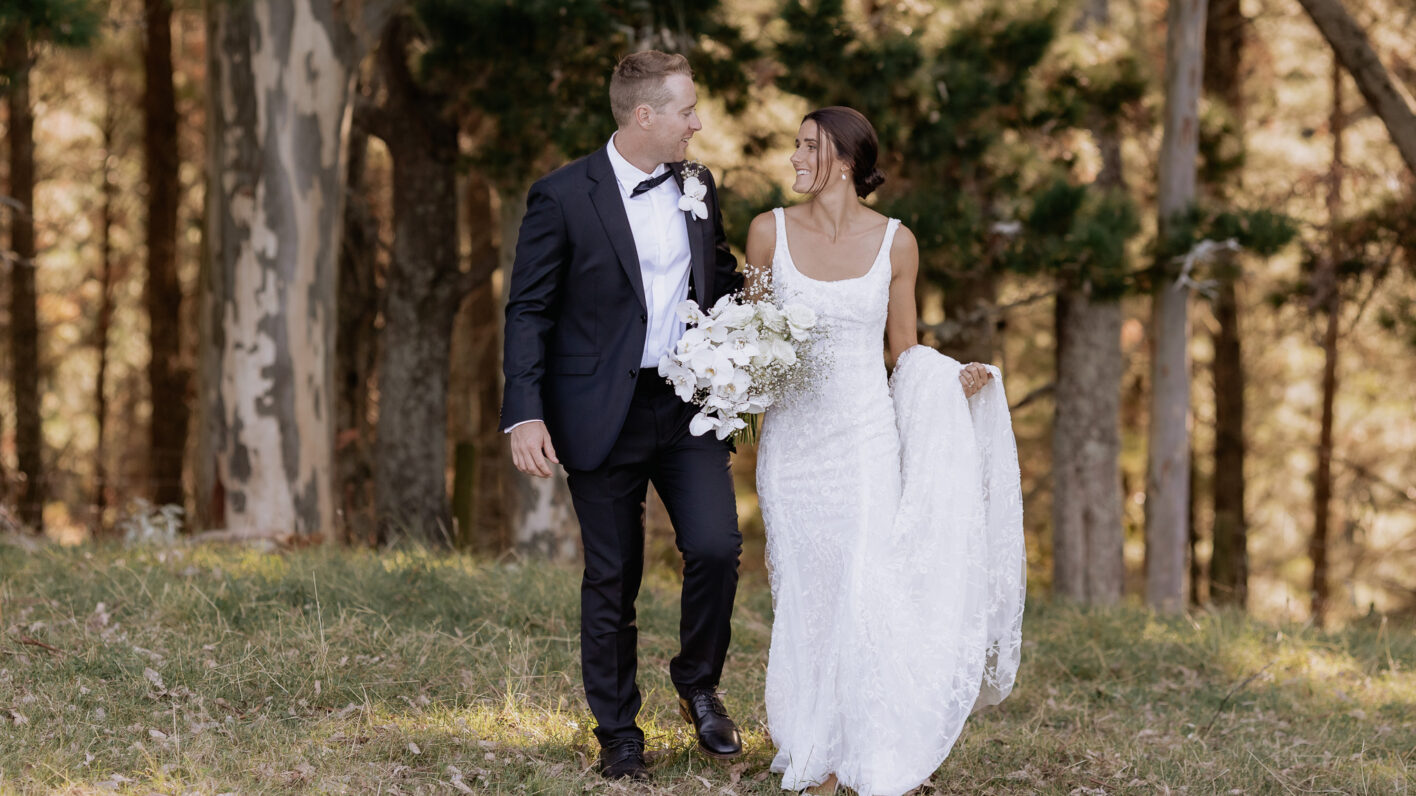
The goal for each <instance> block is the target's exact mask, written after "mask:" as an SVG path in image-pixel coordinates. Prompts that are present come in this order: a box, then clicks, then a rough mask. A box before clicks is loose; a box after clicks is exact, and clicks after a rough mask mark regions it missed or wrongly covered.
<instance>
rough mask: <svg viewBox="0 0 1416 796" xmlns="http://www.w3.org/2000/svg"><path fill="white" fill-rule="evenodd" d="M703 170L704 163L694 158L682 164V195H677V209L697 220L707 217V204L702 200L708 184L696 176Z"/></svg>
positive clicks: (706, 192)
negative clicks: (690, 214)
mask: <svg viewBox="0 0 1416 796" xmlns="http://www.w3.org/2000/svg"><path fill="white" fill-rule="evenodd" d="M703 170H704V165H703V164H702V163H699V162H698V161H696V160H690V161H688V162H686V163H684V164H683V196H680V197H679V209H680V210H682V211H684V212H685V213H692V214H693V217H694V218H697V219H699V220H704V219H707V218H708V204H707V202H704V201H703V199H704V197H706V196H707V195H708V186H707V185H704V184H703V180H700V179H699V178H698V175H699V174H702V173H703Z"/></svg>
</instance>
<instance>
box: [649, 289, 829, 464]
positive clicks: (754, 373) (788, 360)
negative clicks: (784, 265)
mask: <svg viewBox="0 0 1416 796" xmlns="http://www.w3.org/2000/svg"><path fill="white" fill-rule="evenodd" d="M677 312H678V316H679V319H680V320H682V321H683V322H684V323H685V324H687V325H688V328H687V329H685V330H684V333H683V336H682V337H680V338H679V341H678V345H677V346H676V347H675V348H674V351H673V353H670V354H665V355H664V357H663V359H661V360H659V375H660V376H663V377H664V378H666V379H668V381H669V383H670V384H672V385H673V386H674V392H675V393H677V394H678V397H680V398H682V399H683V400H684V401H687V402H688V403H692V404H695V405H697V406H698V407H700V410H699V412H698V414H697V415H695V416H694V418H693V420H692V421H691V422H690V424H689V432H690V433H692V434H693V435H694V436H696V437H697V436H702V435H704V434H706V433H708V432H709V431H712V432H713V433H714V434H716V435H717V437H718V439H727V437H728V436H730V435H732V434H735V433H738V432H742V436H743V437H744V438H745V439H744V441H749V440H751V439H754V438H755V437H756V433H757V419H758V417H757V416H758V415H760V414H762V412H764V411H766V409H767V407H769V406H771V405H772V402H773V401H775V400H777V399H778V398H780V397H782V396H783V395H784V394H786V392H787V391H789V390H792V389H795V388H798V387H800V386H803V383H804V381H805V376H806V367H805V365H804V363H803V360H802V354H803V353H804V344H805V343H806V341H808V340H810V339H811V329H812V328H813V327H814V326H815V325H816V313H815V312H813V311H812V309H811V308H810V307H806V306H803V305H800V304H786V305H785V306H781V307H779V306H777V304H775V303H774V302H773V301H772V300H771V298H770V296H769V297H767V298H763V299H760V300H758V301H747V300H744V299H742V298H740V297H738V296H735V295H734V296H723V297H722V298H721V299H718V303H716V304H714V305H713V308H712V309H710V310H708V311H707V312H704V311H703V310H702V309H701V308H699V306H698V305H697V304H696V303H694V302H692V301H684V302H682V303H680V304H679V305H678V308H677Z"/></svg>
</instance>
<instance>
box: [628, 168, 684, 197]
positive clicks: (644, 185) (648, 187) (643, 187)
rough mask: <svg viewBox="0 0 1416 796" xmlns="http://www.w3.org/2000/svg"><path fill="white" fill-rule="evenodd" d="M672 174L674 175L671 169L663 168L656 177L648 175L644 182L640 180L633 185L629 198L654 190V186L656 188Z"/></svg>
mask: <svg viewBox="0 0 1416 796" xmlns="http://www.w3.org/2000/svg"><path fill="white" fill-rule="evenodd" d="M672 176H674V170H673V169H664V173H663V174H660V175H659V176H657V177H650V178H649V179H647V180H645V181H644V182H641V183H639V184H638V185H636V186H634V190H632V191H630V192H629V198H630V199H633V198H634V197H636V196H638V195H640V194H642V193H648V192H650V191H652V190H654V189H655V188H658V187H659V186H660V185H661V184H662V183H663V182H664V180H667V179H668V178H670V177H672Z"/></svg>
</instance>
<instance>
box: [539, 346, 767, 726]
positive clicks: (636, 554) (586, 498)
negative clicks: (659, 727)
mask: <svg viewBox="0 0 1416 796" xmlns="http://www.w3.org/2000/svg"><path fill="white" fill-rule="evenodd" d="M695 411H696V409H695V407H692V406H690V405H689V404H687V403H685V402H684V401H682V400H680V399H679V398H678V396H676V395H674V393H673V390H672V389H671V388H670V387H669V385H668V384H667V383H665V381H664V380H663V379H662V378H661V377H660V376H659V375H658V374H657V373H655V372H653V371H651V370H648V369H646V370H645V371H643V372H642V375H641V376H640V377H639V379H638V383H637V385H636V388H635V392H634V400H633V402H632V403H631V404H630V408H629V416H628V417H627V418H626V419H625V423H624V428H623V430H622V431H620V435H619V438H618V439H616V440H615V444H614V447H613V448H612V449H611V450H610V455H609V458H607V459H606V460H605V462H604V463H603V464H601V465H600V466H599V467H598V468H596V469H594V470H567V473H568V475H569V483H570V494H571V497H572V498H573V500H574V503H575V513H576V515H577V517H578V518H579V520H580V534H581V539H582V540H583V542H584V547H585V577H584V580H583V581H582V582H581V588H580V660H581V667H582V670H583V675H584V678H585V695H586V699H587V701H588V702H589V703H590V711H591V712H592V713H594V714H595V720H596V722H597V723H598V725H599V726H598V727H596V728H595V736H596V737H597V738H598V739H599V740H600V743H601V744H605V743H608V742H610V741H612V740H618V739H625V738H638V739H640V740H642V739H643V738H644V733H643V731H642V730H640V729H639V727H638V725H636V724H635V717H636V716H637V715H638V714H639V708H640V704H641V699H640V695H639V686H638V685H637V684H636V683H635V674H636V672H637V670H638V667H639V660H638V655H637V652H636V645H637V642H638V638H639V631H638V628H637V627H636V626H635V610H634V600H635V598H636V597H637V596H638V595H639V585H640V581H641V580H642V579H643V575H644V500H645V498H646V496H647V494H648V485H649V483H650V482H651V481H652V482H653V484H654V488H655V489H656V490H658V492H659V496H660V497H661V498H663V500H664V506H665V507H666V508H668V510H669V519H670V520H671V521H672V522H673V526H674V534H675V541H676V543H677V545H678V549H679V552H680V553H682V554H683V561H684V571H683V597H682V611H681V618H680V621H679V641H680V643H681V645H682V646H681V649H680V652H679V654H678V656H677V657H675V658H674V659H673V661H671V662H670V664H669V675H670V677H671V679H672V680H673V683H674V686H675V687H676V688H677V689H678V691H679V693H680V694H685V693H686V692H687V690H688V689H689V688H694V687H708V688H713V687H716V686H717V685H718V678H719V676H720V675H721V674H722V671H723V660H724V658H725V657H726V655H727V652H728V640H729V637H730V635H731V619H732V610H733V597H734V595H735V594H736V592H737V579H738V556H739V555H740V553H741V552H742V534H741V533H740V532H739V531H738V526H737V504H736V500H735V498H734V495H733V483H732V473H731V471H730V469H729V459H728V456H729V450H728V446H727V443H725V442H721V441H719V440H718V439H717V438H716V437H714V436H713V435H712V434H708V435H705V436H702V437H695V436H693V435H691V434H689V433H688V423H689V420H691V419H692V418H693V415H694V413H695Z"/></svg>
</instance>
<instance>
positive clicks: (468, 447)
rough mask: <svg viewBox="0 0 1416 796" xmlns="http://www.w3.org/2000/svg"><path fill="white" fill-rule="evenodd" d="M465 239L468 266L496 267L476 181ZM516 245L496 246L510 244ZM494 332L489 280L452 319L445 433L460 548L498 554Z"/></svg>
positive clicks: (492, 234) (483, 196) (497, 356)
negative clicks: (452, 471)
mask: <svg viewBox="0 0 1416 796" xmlns="http://www.w3.org/2000/svg"><path fill="white" fill-rule="evenodd" d="M466 191H467V200H466V203H465V206H466V219H467V224H466V227H467V238H468V240H469V243H470V250H471V257H472V261H473V262H478V261H487V262H496V261H497V258H498V256H499V254H498V249H497V243H496V235H497V232H498V226H497V225H498V216H497V211H496V208H495V207H494V206H493V202H492V189H491V186H490V185H488V184H487V182H486V181H485V180H483V179H482V178H481V177H480V176H479V175H477V174H473V175H471V177H470V178H469V179H468V180H467V183H466ZM514 244H515V240H512V241H510V242H507V241H503V242H502V245H503V246H507V245H514ZM501 328H502V318H501V314H500V312H499V311H498V306H497V293H496V289H495V286H494V285H493V283H492V280H491V279H486V280H484V281H483V282H482V283H481V284H479V285H477V286H476V287H475V288H473V290H472V293H471V294H470V295H469V296H468V297H467V298H466V300H464V301H463V303H462V308H461V310H459V312H458V315H457V318H456V319H455V320H454V321H453V342H452V351H453V360H452V376H451V390H450V395H449V396H448V400H449V402H450V406H451V407H452V408H451V409H450V410H449V416H450V417H449V421H450V422H449V423H448V433H449V434H450V435H451V437H452V440H453V446H454V451H453V456H454V462H455V469H456V474H455V476H454V480H455V482H456V483H457V484H459V485H461V486H462V490H461V491H460V492H459V491H457V490H454V496H453V516H454V517H455V518H456V520H457V523H458V529H459V531H460V532H461V534H462V539H461V541H462V543H463V544H465V545H467V546H469V547H471V548H472V549H474V550H477V551H478V552H481V553H488V554H495V553H497V552H500V551H502V550H505V549H506V548H507V546H508V544H509V540H508V539H507V538H506V537H505V535H504V529H505V527H506V517H505V514H506V511H505V508H504V506H503V502H502V497H503V494H502V477H503V475H504V472H505V469H506V463H505V462H503V461H502V458H503V457H504V455H505V452H506V445H505V440H504V439H503V436H504V435H503V434H502V433H501V431H500V430H499V429H498V428H497V426H498V424H499V422H500V419H501V418H500V412H499V410H500V407H501V350H502V344H501V340H502V337H501Z"/></svg>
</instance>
